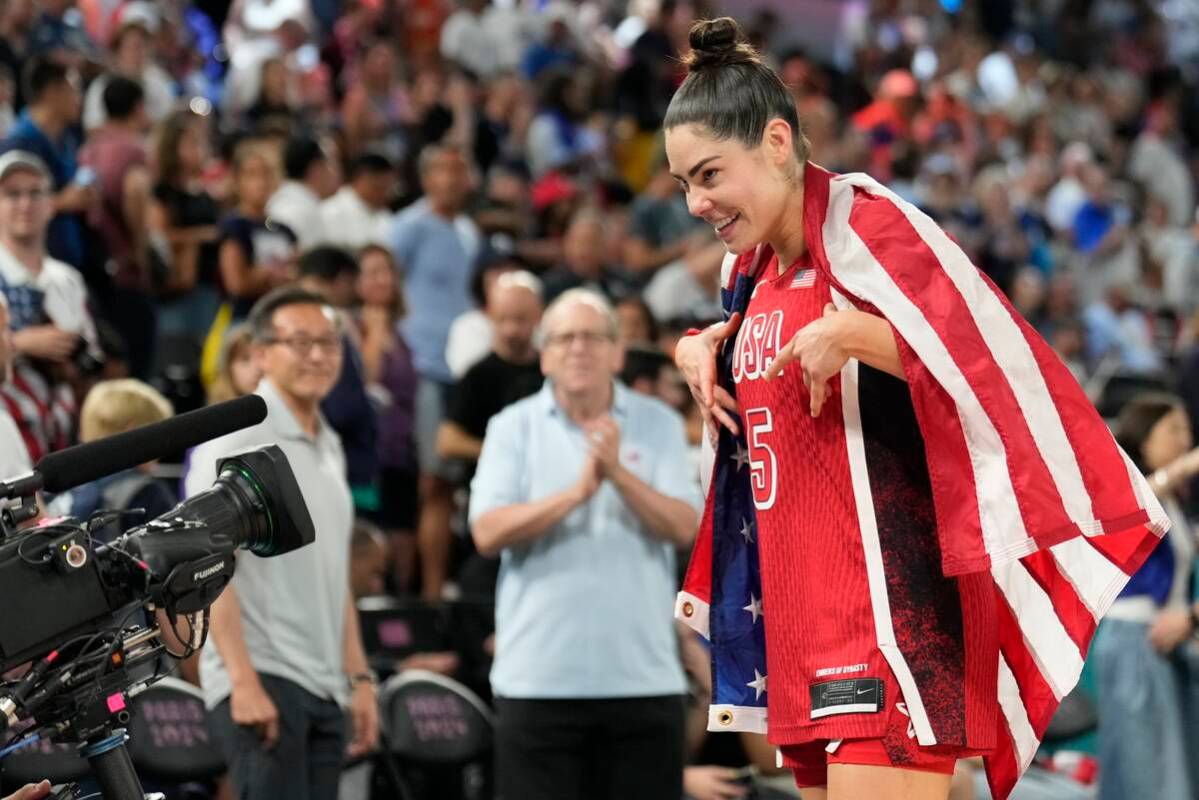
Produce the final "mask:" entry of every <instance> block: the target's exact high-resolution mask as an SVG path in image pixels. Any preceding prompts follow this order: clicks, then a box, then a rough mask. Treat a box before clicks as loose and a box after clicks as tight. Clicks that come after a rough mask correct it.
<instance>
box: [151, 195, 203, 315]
mask: <svg viewBox="0 0 1199 800" xmlns="http://www.w3.org/2000/svg"><path fill="white" fill-rule="evenodd" d="M146 225H147V227H148V228H149V229H150V232H151V234H153V235H154V236H157V237H158V238H160V239H161V240H163V241H165V242H166V243H167V246H169V247H170V248H171V274H170V278H168V280H167V285H166V286H165V287H164V288H165V289H166V290H167V291H169V292H186V291H188V290H190V289H191V288H192V287H193V286H195V285H196V278H197V277H198V275H199V264H200V242H199V240H198V239H197V238H196V236H195V233H194V232H193V231H192V230H191V229H189V228H176V227H175V226H174V225H172V224H171V218H170V214H169V212H168V211H167V209H166V206H164V205H163V204H162V203H160V202H159V201H157V200H152V201H151V202H150V208H149V211H148V213H147V214H146Z"/></svg>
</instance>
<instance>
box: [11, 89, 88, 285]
mask: <svg viewBox="0 0 1199 800" xmlns="http://www.w3.org/2000/svg"><path fill="white" fill-rule="evenodd" d="M9 150H24V151H25V152H27V153H33V154H34V155H35V156H37V157H38V158H40V159H41V160H42V161H44V162H45V163H46V167H47V168H48V169H49V170H50V175H51V177H52V178H53V180H54V191H56V192H59V191H62V189H63V188H64V187H65V186H66V185H67V184H68V183H70V182H71V181H72V180H73V179H74V177H75V170H76V169H77V168H78V164H77V163H76V161H75V154H76V153H77V152H78V150H79V141H78V139H77V138H76V137H75V134H74V132H73V131H70V130H68V131H67V132H66V133H64V134H63V135H62V137H61V138H60V139H59V140H58V141H57V142H55V141H52V140H51V139H50V137H49V136H47V135H46V133H45V131H43V130H42V129H41V128H39V127H38V126H37V124H36V123H35V122H34V121H33V118H32V117H30V116H29V111H28V109H26V110H25V111H23V112H22V113H21V116H20V117H18V118H17V121H16V123H15V124H14V125H13V126H12V128H11V129H9V131H8V135H7V136H6V137H5V138H4V141H2V142H0V153H7V152H8V151H9ZM46 249H47V251H48V252H49V253H50V255H52V256H53V257H54V258H57V259H58V260H59V261H65V262H67V263H68V264H70V265H71V266H72V267H75V269H81V268H82V267H83V255H84V254H83V224H82V222H81V221H80V219H79V215H78V214H56V215H55V216H54V219H52V220H50V227H49V229H48V230H47V231H46Z"/></svg>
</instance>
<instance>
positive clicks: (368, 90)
mask: <svg viewBox="0 0 1199 800" xmlns="http://www.w3.org/2000/svg"><path fill="white" fill-rule="evenodd" d="M341 116H342V120H343V121H344V123H345V137H346V155H348V156H349V157H350V158H354V157H356V156H359V155H361V154H362V153H364V152H366V151H368V150H371V151H374V152H378V153H381V154H383V155H385V156H387V157H388V158H390V159H393V160H395V161H400V160H402V159H404V158H405V157H406V156H408V155H409V151H408V147H409V142H408V134H407V128H408V126H409V125H411V124H412V123H413V122H414V121H415V119H414V113H413V108H412V106H411V104H410V102H409V100H408V94H407V92H405V91H404V87H403V85H402V84H401V83H400V81H399V67H398V66H397V64H396V53H395V45H394V44H392V43H391V42H389V41H386V40H380V41H376V42H372V43H370V44H369V45H368V46H367V47H366V50H365V52H364V53H363V56H362V61H361V65H360V67H359V70H358V80H357V81H356V82H355V84H354V85H353V86H351V87H350V88H349V90H348V91H347V92H346V96H345V100H343V101H342V106H341Z"/></svg>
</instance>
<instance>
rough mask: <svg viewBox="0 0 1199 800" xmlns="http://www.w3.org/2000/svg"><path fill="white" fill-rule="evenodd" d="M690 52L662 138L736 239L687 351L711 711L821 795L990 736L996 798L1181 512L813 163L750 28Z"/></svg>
mask: <svg viewBox="0 0 1199 800" xmlns="http://www.w3.org/2000/svg"><path fill="white" fill-rule="evenodd" d="M691 45H692V48H693V52H692V54H691V55H690V56H689V60H688V68H689V75H688V76H687V78H686V80H685V81H684V83H683V84H682V86H681V87H680V88H679V90H678V92H677V93H676V94H675V96H674V98H673V100H672V101H671V105H670V108H669V110H668V112H667V115H666V119H665V122H664V127H665V136H666V152H667V156H668V160H669V163H670V168H671V172H672V173H673V174H674V175H675V177H676V178H677V179H678V181H679V183H680V184H681V186H682V189H683V191H684V192H685V193H686V196H687V202H688V205H689V207H690V210H691V213H692V214H694V215H695V216H697V217H701V218H703V219H704V220H705V221H707V222H708V223H710V224H711V225H712V226H713V227H714V228H715V230H716V233H717V235H718V236H719V237H720V238H721V240H722V241H723V242H724V243H725V245H726V246H727V248H728V250H729V253H730V257H729V258H728V259H726V274H725V276H724V304H725V310H726V312H727V313H728V319H727V321H726V322H724V323H721V324H717V325H714V326H713V327H711V328H709V329H707V330H706V331H703V332H698V333H695V334H694V335H691V336H688V337H686V338H684V339H683V340H682V341H681V342H680V343H679V346H678V349H677V354H676V360H677V362H678V365H679V367H680V369H681V370H682V372H683V374H684V376H685V377H686V379H687V381H688V384H689V385H690V387H691V390H692V393H693V394H694V395H695V397H696V399H697V401H698V402H699V403H700V405H701V406H702V408H703V410H704V413H705V415H706V420H707V422H708V424H709V432H710V434H716V436H717V438H716V461H715V467H714V472H713V479H712V484H711V489H710V491H709V498H708V508H707V512H706V514H705V524H704V526H703V528H702V529H701V531H700V536H699V538H698V540H697V544H696V548H695V551H694V553H693V556H692V563H691V567H690V568H689V571H688V577H687V581H686V583H685V585H684V591H683V592H682V593H681V594H680V599H679V604H678V613H679V615H680V617H681V618H683V619H684V620H685V621H686V622H688V623H690V624H691V625H692V627H694V628H695V629H697V630H699V631H701V632H702V633H704V634H706V635H708V636H709V639H710V641H711V643H712V655H713V658H712V660H713V670H714V680H713V685H714V687H715V689H714V697H713V701H712V705H711V712H710V716H709V725H710V728H712V729H715V730H757V731H764V732H766V733H767V734H768V736H769V738H770V741H771V742H772V743H774V744H775V745H776V746H778V747H779V749H780V751H781V756H782V758H783V761H784V763H785V764H787V765H788V766H790V767H791V768H792V770H793V771H794V773H795V777H796V782H797V783H798V785H799V787H800V789H801V792H802V794H803V797H804V800H825V798H831V800H849V798H862V797H871V798H875V799H876V800H889V799H890V798H896V799H898V798H905V799H907V798H914V799H916V800H923V799H924V798H929V799H932V798H945V797H946V796H947V794H948V790H949V782H950V777H951V775H952V773H953V769H954V764H955V761H956V760H957V759H958V758H964V757H970V756H977V755H982V756H984V757H985V758H986V761H987V767H988V775H989V777H990V781H991V786H992V790H993V793H994V794H995V796H997V797H1000V798H1002V797H1006V795H1007V793H1008V792H1009V791H1010V790H1011V787H1012V785H1013V784H1014V783H1015V781H1016V780H1017V779H1018V777H1019V775H1020V774H1021V772H1022V771H1023V770H1024V769H1025V768H1026V767H1027V766H1028V764H1029V762H1030V761H1031V759H1032V757H1033V755H1034V754H1035V751H1036V748H1037V746H1038V744H1039V740H1040V737H1041V735H1042V734H1043V733H1044V730H1045V726H1046V725H1048V722H1049V718H1050V717H1051V716H1052V714H1053V712H1054V710H1055V709H1056V707H1057V705H1058V702H1059V701H1060V699H1061V698H1062V696H1064V695H1065V694H1066V693H1067V692H1068V691H1069V690H1070V689H1071V687H1073V685H1074V684H1075V683H1076V682H1077V679H1078V675H1079V672H1080V670H1081V667H1082V660H1083V658H1084V657H1085V654H1086V649H1087V647H1088V645H1089V643H1090V639H1091V636H1092V634H1093V633H1094V629H1095V625H1096V623H1097V621H1098V620H1099V618H1100V617H1101V616H1102V614H1103V613H1104V611H1105V610H1106V609H1107V607H1108V605H1110V603H1111V601H1112V599H1113V598H1114V597H1115V595H1116V594H1118V592H1119V590H1120V588H1121V587H1122V586H1123V585H1124V583H1125V582H1127V580H1128V576H1129V574H1131V573H1132V572H1134V571H1135V570H1136V567H1137V566H1139V564H1140V563H1141V561H1143V560H1144V558H1145V555H1146V554H1147V553H1148V552H1149V550H1151V549H1152V547H1153V546H1154V545H1155V544H1156V543H1157V542H1158V541H1159V538H1160V536H1161V535H1162V533H1163V532H1164V531H1165V530H1166V528H1167V527H1168V523H1167V521H1166V517H1165V515H1164V513H1163V512H1162V510H1161V508H1160V506H1159V505H1158V504H1157V502H1156V500H1154V498H1153V494H1152V492H1150V491H1149V490H1148V487H1147V486H1146V485H1145V483H1144V481H1143V479H1142V477H1141V476H1140V475H1139V474H1138V473H1137V471H1136V470H1135V469H1130V465H1129V462H1128V461H1127V459H1126V458H1125V457H1124V455H1123V453H1122V452H1121V451H1120V450H1119V448H1118V447H1117V445H1116V444H1115V442H1114V440H1113V438H1112V436H1111V434H1110V433H1109V432H1108V430H1107V428H1106V426H1105V425H1104V424H1103V421H1102V420H1101V419H1100V418H1099V417H1098V415H1097V414H1096V413H1095V412H1094V410H1093V408H1092V407H1091V406H1090V404H1089V403H1088V402H1087V399H1086V397H1085V395H1084V394H1083V393H1082V391H1081V389H1079V387H1078V385H1077V383H1076V382H1075V381H1074V380H1073V378H1072V377H1071V376H1070V375H1069V373H1068V371H1067V370H1066V369H1065V367H1064V366H1063V365H1062V364H1061V362H1060V361H1059V360H1058V359H1057V357H1056V356H1055V355H1054V354H1053V352H1052V351H1051V350H1050V348H1049V347H1048V345H1046V344H1045V342H1044V341H1043V340H1041V339H1040V337H1039V336H1037V334H1036V333H1035V332H1033V330H1032V329H1031V328H1030V327H1029V326H1028V325H1027V324H1026V323H1025V322H1024V321H1023V320H1022V319H1021V318H1020V317H1019V315H1018V314H1016V313H1015V312H1014V311H1013V310H1012V308H1011V306H1010V305H1009V304H1008V302H1007V300H1006V298H1004V297H1003V295H1002V294H1001V293H1000V292H999V291H998V290H997V289H996V288H995V287H994V285H993V284H991V283H990V282H989V281H988V280H987V279H986V278H985V277H983V276H982V275H981V274H980V273H979V272H978V270H977V269H975V268H974V266H973V265H971V264H970V262H969V261H968V260H967V258H966V256H965V255H964V254H963V253H962V252H961V250H960V249H959V248H958V247H957V246H956V245H955V244H954V243H953V242H952V240H950V239H949V237H948V236H946V235H945V233H944V232H943V231H941V230H940V229H939V228H938V227H937V226H936V225H935V223H933V222H932V221H931V220H930V219H928V217H926V216H925V215H923V214H922V213H921V212H919V211H918V210H917V209H915V208H914V207H912V206H911V205H909V204H907V203H905V202H904V201H902V200H901V199H899V198H898V197H896V196H895V195H893V194H892V193H890V192H889V191H888V190H887V189H886V188H885V187H883V186H881V185H879V184H878V183H876V182H874V181H873V180H871V179H870V178H869V177H867V176H864V175H833V174H831V173H829V172H827V171H825V170H823V169H821V168H820V167H818V166H816V165H813V164H811V163H810V162H809V161H808V143H807V141H806V140H805V138H804V136H803V134H802V129H801V127H800V122H799V119H798V118H797V114H796V109H795V104H794V101H793V99H792V97H791V95H790V93H789V92H788V91H787V89H786V88H785V87H784V86H783V84H782V83H781V82H780V80H779V78H778V77H777V75H775V73H773V72H772V71H771V70H770V69H769V68H768V67H766V66H764V65H763V64H762V62H761V61H760V59H759V57H758V54H757V53H756V52H755V51H754V50H753V49H752V48H751V47H750V46H748V45H746V44H744V43H743V40H742V36H741V32H740V30H739V29H738V27H737V24H736V23H735V22H734V21H733V20H731V19H728V18H723V19H717V20H711V21H705V22H700V23H698V24H697V25H696V26H695V27H694V28H693V29H692V31H691ZM767 720H768V722H767Z"/></svg>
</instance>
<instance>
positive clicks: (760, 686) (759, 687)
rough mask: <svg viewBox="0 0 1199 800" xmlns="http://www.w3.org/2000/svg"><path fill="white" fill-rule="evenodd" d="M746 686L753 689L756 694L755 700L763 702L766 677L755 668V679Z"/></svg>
mask: <svg viewBox="0 0 1199 800" xmlns="http://www.w3.org/2000/svg"><path fill="white" fill-rule="evenodd" d="M745 685H746V686H749V687H752V688H753V690H754V692H755V694H754V699H755V700H761V699H762V692H764V691H766V676H765V675H763V674H762V673H760V672H758V670H757V669H756V668H755V669H754V679H753V680H752V681H750V682H749V683H747V684H745Z"/></svg>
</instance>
